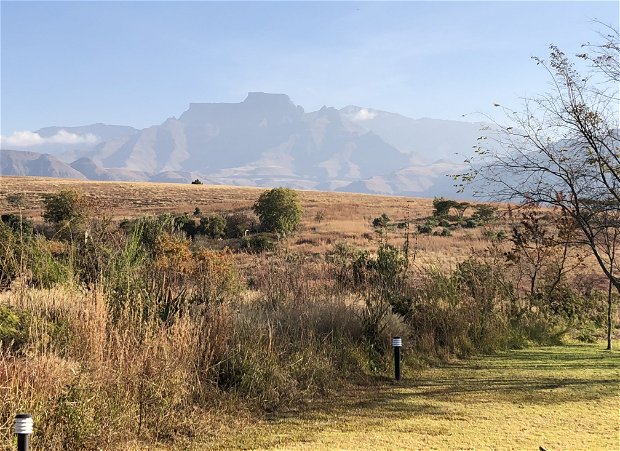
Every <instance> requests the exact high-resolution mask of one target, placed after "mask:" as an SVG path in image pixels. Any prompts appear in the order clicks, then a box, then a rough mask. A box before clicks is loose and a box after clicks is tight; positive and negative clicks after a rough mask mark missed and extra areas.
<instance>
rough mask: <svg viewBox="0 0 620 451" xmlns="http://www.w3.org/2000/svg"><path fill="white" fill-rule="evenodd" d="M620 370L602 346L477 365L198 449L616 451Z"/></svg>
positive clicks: (502, 357)
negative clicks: (514, 450) (541, 449)
mask: <svg viewBox="0 0 620 451" xmlns="http://www.w3.org/2000/svg"><path fill="white" fill-rule="evenodd" d="M619 364H620V353H618V352H617V351H613V352H611V353H610V352H607V351H604V350H603V345H602V344H596V345H581V344H580V345H568V346H561V347H549V348H534V349H526V350H518V351H510V352H505V353H501V354H498V355H494V356H485V357H479V358H473V359H468V360H465V361H461V362H458V363H454V364H449V365H445V366H443V367H440V368H430V369H425V370H421V371H418V372H415V371H409V372H407V373H406V374H405V376H406V377H405V380H404V381H402V382H401V383H400V384H398V385H393V384H391V383H387V382H386V383H384V384H379V385H377V386H375V387H370V388H368V387H366V388H363V389H362V388H360V389H359V390H356V389H347V390H346V391H344V392H343V393H340V394H338V395H337V396H336V397H335V398H330V399H329V400H326V401H324V402H321V403H320V404H318V405H310V406H307V407H305V408H304V409H298V410H295V411H290V412H287V413H283V414H279V415H275V416H273V418H270V419H264V420H260V421H254V422H249V423H247V424H245V425H243V426H240V425H239V424H237V426H236V427H235V428H231V429H229V430H222V429H219V430H218V431H217V432H216V433H214V434H213V435H212V436H211V437H210V438H206V437H203V438H202V439H199V440H197V441H195V442H194V443H192V444H191V448H193V449H265V450H267V449H293V450H300V449H312V450H314V449H330V450H360V449H364V450H388V449H390V450H392V449H450V450H452V449H493V450H496V449H517V450H526V449H530V450H538V449H539V448H538V447H539V446H542V447H543V448H545V449H547V450H568V449H570V450H578V449H581V450H616V449H620V394H619V392H620V377H619V376H620V374H619ZM187 445H188V444H186V445H185V447H187ZM137 449H138V448H137ZM162 449H164V448H162Z"/></svg>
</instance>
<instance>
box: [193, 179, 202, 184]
mask: <svg viewBox="0 0 620 451" xmlns="http://www.w3.org/2000/svg"><path fill="white" fill-rule="evenodd" d="M192 185H202V182H201V181H200V179H196V180H194V181H193V182H192Z"/></svg>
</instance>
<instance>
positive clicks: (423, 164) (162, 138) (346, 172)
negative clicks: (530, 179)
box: [0, 92, 481, 196]
mask: <svg viewBox="0 0 620 451" xmlns="http://www.w3.org/2000/svg"><path fill="white" fill-rule="evenodd" d="M480 127H481V124H480V123H471V122H463V121H448V120H438V119H428V118H422V119H411V118H408V117H405V116H402V115H399V114H395V113H390V112H385V111H380V110H375V109H371V108H363V107H358V106H347V107H344V108H342V109H336V108H332V107H323V108H321V109H320V110H318V111H313V112H305V111H304V109H303V108H302V107H301V106H298V105H295V104H294V103H293V102H292V101H291V100H290V98H289V97H288V96H287V95H285V94H267V93H261V92H251V93H249V94H248V96H247V98H246V99H245V100H244V101H243V102H240V103H191V104H190V105H189V108H188V109H187V110H186V111H185V112H183V113H182V114H181V115H180V116H179V117H178V118H176V117H171V118H168V119H166V120H165V121H164V122H163V123H162V124H160V125H154V126H151V127H148V128H145V129H142V130H139V129H136V128H132V127H128V126H118V125H106V124H93V125H86V126H79V127H46V128H43V129H40V130H37V131H35V132H32V133H31V132H27V133H30V134H29V135H28V137H29V138H31V139H30V140H29V142H25V143H19V142H17V141H16V140H13V141H11V140H9V139H6V138H4V139H3V141H2V147H3V150H1V151H0V175H37V176H48V177H69V178H83V179H89V180H127V181H129V180H137V181H161V182H179V183H188V182H189V181H191V180H194V179H196V178H198V179H200V180H201V181H203V182H204V183H212V184H227V185H246V186H265V187H272V186H287V187H292V188H300V189H318V190H329V191H350V192H361V193H374V194H398V195H418V196H434V195H449V196H455V189H454V188H453V186H452V181H451V180H450V178H449V177H447V175H448V174H451V173H455V172H458V170H459V169H460V168H461V167H462V164H461V163H460V162H462V161H463V160H464V159H465V158H467V157H468V156H470V155H471V153H472V146H473V144H475V142H476V138H477V137H478V136H479V130H480ZM10 145H12V147H13V148H12V149H10V150H9V146H10ZM18 149H19V150H18Z"/></svg>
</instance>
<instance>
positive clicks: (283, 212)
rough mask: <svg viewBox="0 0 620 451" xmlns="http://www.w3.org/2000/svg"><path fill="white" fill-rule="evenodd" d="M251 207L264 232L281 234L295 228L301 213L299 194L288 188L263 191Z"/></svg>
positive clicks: (290, 231) (292, 230)
mask: <svg viewBox="0 0 620 451" xmlns="http://www.w3.org/2000/svg"><path fill="white" fill-rule="evenodd" d="M253 208H254V212H255V213H256V214H257V215H258V217H259V219H260V224H261V228H262V229H263V230H264V231H265V232H278V233H283V234H289V233H292V232H294V231H295V230H297V227H298V226H299V223H300V221H301V216H302V213H303V209H302V208H301V202H300V200H299V195H298V194H297V193H296V192H295V191H293V190H292V189H289V188H274V189H271V190H268V191H265V192H264V193H262V194H261V195H260V197H259V198H258V200H257V201H256V203H255V204H254V207H253Z"/></svg>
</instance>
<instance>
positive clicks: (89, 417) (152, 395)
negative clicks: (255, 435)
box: [0, 178, 604, 449]
mask: <svg viewBox="0 0 620 451" xmlns="http://www.w3.org/2000/svg"><path fill="white" fill-rule="evenodd" d="M0 181H1V182H2V184H1V186H0V190H1V191H2V192H0V202H2V204H0V205H1V207H0V208H2V212H3V213H4V212H6V213H14V214H17V213H19V216H10V215H9V216H10V217H9V216H7V217H6V221H5V220H4V219H3V221H2V222H0V235H1V236H0V288H1V289H2V290H3V291H2V292H0V339H1V340H2V349H1V354H0V391H1V392H0V395H1V396H2V398H3V399H4V400H6V402H4V403H3V404H2V407H1V408H0V424H3V425H4V426H7V425H9V424H10V422H11V421H12V418H13V415H14V414H15V412H17V411H28V412H31V413H32V414H33V415H34V416H35V418H36V421H37V431H36V434H35V437H34V439H35V440H34V443H35V444H36V446H37V447H39V448H38V449H55V448H59V447H61V443H62V444H63V445H62V446H65V447H69V448H70V449H96V448H101V447H103V448H113V447H114V446H117V445H118V444H119V443H120V442H121V441H122V440H123V437H124V436H126V435H127V434H132V435H136V436H138V437H139V440H140V441H142V442H144V443H146V444H153V443H158V442H163V443H175V444H177V445H179V444H182V443H184V441H191V440H192V438H193V437H195V436H199V435H201V434H208V432H205V425H209V426H208V428H210V429H208V430H211V429H212V428H217V427H218V426H217V420H216V419H215V418H216V417H218V416H222V417H223V418H226V419H229V418H231V416H230V415H229V413H230V412H231V410H232V409H236V410H238V411H241V412H242V414H241V415H239V416H238V417H237V420H236V421H240V420H239V418H240V417H245V418H252V417H256V416H263V415H265V414H268V413H270V412H273V411H278V410H280V409H282V408H283V407H286V406H292V405H300V404H303V403H305V402H310V401H312V400H313V399H316V398H318V397H324V396H329V395H330V393H333V392H334V391H335V390H341V389H342V387H344V386H347V385H350V384H367V383H370V382H372V381H376V380H382V379H383V378H385V377H386V376H387V375H388V373H389V362H390V353H389V339H390V337H391V336H393V335H401V336H403V337H405V342H406V343H407V346H408V348H407V352H406V358H407V359H408V360H407V365H408V366H415V365H426V364H429V363H433V362H437V361H439V360H445V359H451V358H454V357H464V356H468V355H471V354H476V353H482V352H492V351H495V350H498V349H507V348H514V347H523V346H527V345H529V344H530V343H543V344H544V343H557V342H559V341H560V340H561V339H562V337H563V336H567V335H572V336H573V337H576V338H579V339H582V340H592V339H596V337H597V336H598V334H599V332H602V325H601V324H602V322H604V321H603V319H604V302H603V299H604V293H603V292H602V291H600V289H599V288H600V287H599V286H598V279H597V276H596V275H593V276H592V277H591V278H589V277H588V276H587V274H589V273H591V272H592V269H591V265H590V263H589V262H588V261H587V260H584V259H583V258H582V256H581V253H580V250H579V249H574V248H570V249H569V250H565V248H563V247H562V246H561V245H558V242H557V240H548V239H547V238H548V237H550V236H559V233H558V231H559V228H558V226H557V222H556V220H557V218H556V217H555V216H554V213H553V212H552V211H539V212H536V213H535V214H534V213H531V215H534V216H533V217H534V218H535V220H536V221H539V225H540V227H543V226H544V230H545V234H543V235H544V238H545V239H542V238H541V234H538V236H533V237H532V239H530V238H529V237H530V235H527V236H528V240H527V241H526V242H524V241H523V239H522V238H523V237H524V236H525V235H524V233H525V232H524V231H523V230H526V231H527V230H529V229H527V227H526V226H528V224H530V225H531V222H528V220H527V217H523V216H521V214H520V213H517V212H510V213H508V212H506V214H505V215H503V216H500V217H499V218H497V219H496V220H495V221H492V222H480V221H476V220H475V219H474V217H473V216H471V215H472V213H473V209H472V212H468V213H469V214H468V213H466V214H465V215H460V214H456V215H449V214H448V215H446V216H443V217H441V218H439V217H432V210H433V201H432V200H429V199H409V198H396V197H381V196H364V195H356V194H336V193H321V192H309V191H307V192H300V197H301V201H302V205H303V208H304V216H303V219H302V222H301V226H300V229H299V231H298V232H297V233H296V234H294V235H291V236H287V237H286V238H284V239H280V238H279V237H278V236H277V235H274V236H272V235H267V234H264V233H260V232H259V231H258V230H254V229H253V228H252V226H248V229H245V230H244V231H243V233H242V235H247V236H238V235H237V232H235V234H233V236H231V237H229V238H223V239H222V238H209V237H208V236H207V235H205V234H202V233H201V232H200V231H199V230H198V229H197V227H198V226H199V223H200V221H199V218H198V217H197V216H193V215H192V214H191V213H192V212H195V210H196V208H199V210H200V211H201V212H202V215H203V217H205V216H208V215H211V214H220V215H222V217H224V216H227V215H229V214H231V213H244V212H248V213H249V212H250V209H251V206H252V205H253V202H255V201H256V199H257V198H258V196H259V195H260V193H261V192H262V191H263V190H261V189H254V188H234V187H213V186H206V185H165V184H141V183H111V182H110V183H99V182H81V181H70V180H50V179H47V180H42V179H31V178H3V179H1V180H0ZM67 189H79V190H80V192H81V193H83V196H84V197H83V198H85V199H87V200H88V203H89V206H90V207H91V209H90V210H89V212H90V213H89V212H84V213H80V215H79V216H76V217H71V218H70V219H67V220H64V219H61V218H57V220H56V221H49V222H48V223H43V221H42V219H41V214H42V213H43V209H44V208H45V206H44V204H43V199H44V196H45V195H52V196H53V195H58V193H59V192H60V193H62V190H67ZM15 193H24V202H23V203H22V207H21V208H20V209H19V211H18V210H17V209H16V208H15V206H14V205H9V203H8V201H7V200H6V199H7V195H10V194H15ZM68 197H70V198H73V197H72V196H68ZM49 198H50V197H49V196H48V199H49ZM80 199H82V197H80ZM92 212H97V215H95V214H94V213H92ZM155 213H157V214H161V213H173V214H174V215H173V216H170V215H168V216H159V217H155V216H153V215H154V214H155ZM184 213H188V214H187V215H186V216H183V214H184ZM457 213H458V212H457ZM383 214H384V215H383ZM17 218H19V220H18V219H17ZM28 218H31V219H32V220H34V226H33V227H34V232H33V231H32V227H30V228H28V227H25V225H26V224H27V223H26V220H27V219H28ZM126 219H132V220H131V221H121V220H126ZM250 219H251V218H250ZM468 221H470V222H468ZM524 221H525V222H524ZM373 223H374V225H373ZM248 224H249V223H248ZM523 227H526V229H523ZM428 230H430V232H429V231H428ZM246 231H247V234H246V233H245V232H246ZM528 233H530V232H528ZM519 237H521V238H520V239H517V238H519ZM272 240H273V243H272ZM532 243H534V244H532ZM271 244H274V246H275V247H274V248H272V247H271ZM534 251H535V252H534ZM533 253H535V254H536V255H537V256H538V257H539V258H535V259H534V258H531V256H532V255H533ZM575 274H579V277H575ZM1 430H2V431H5V432H3V435H2V436H1V440H2V442H1V443H2V444H3V446H5V447H9V444H10V442H11V434H10V428H9V427H3V428H2V429H1Z"/></svg>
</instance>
